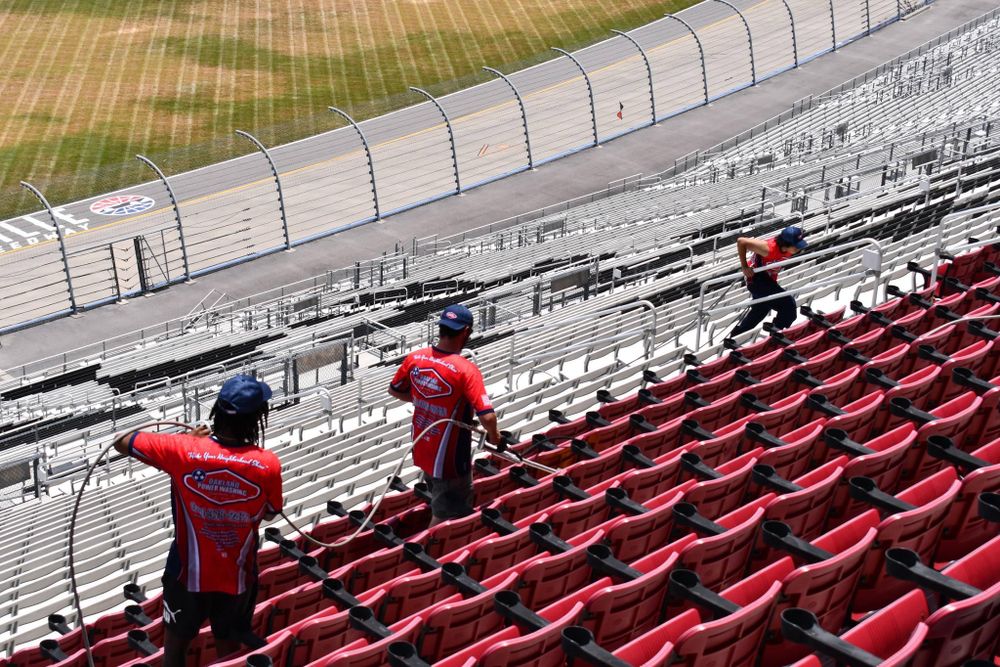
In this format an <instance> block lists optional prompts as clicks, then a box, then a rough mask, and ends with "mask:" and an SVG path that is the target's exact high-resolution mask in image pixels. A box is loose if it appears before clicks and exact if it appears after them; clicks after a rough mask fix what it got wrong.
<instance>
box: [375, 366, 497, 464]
mask: <svg viewBox="0 0 1000 667" xmlns="http://www.w3.org/2000/svg"><path fill="white" fill-rule="evenodd" d="M392 388H393V389H395V390H396V391H401V392H410V396H411V397H412V400H413V432H412V437H414V438H416V437H417V436H419V435H420V434H421V432H423V431H424V429H426V428H427V427H428V426H430V425H431V424H433V423H434V422H435V421H437V420H439V419H455V420H457V421H461V422H465V423H467V424H468V423H469V422H471V421H472V413H473V411H475V413H476V414H477V415H484V414H487V413H489V412H493V404H492V403H491V402H490V397H489V395H488V394H487V393H486V387H485V386H484V385H483V375H482V373H480V372H479V369H478V368H476V366H475V364H473V363H472V362H471V361H469V360H468V359H466V358H465V357H463V356H462V355H460V354H452V353H450V352H445V351H443V350H441V349H439V348H437V347H433V346H432V347H425V348H424V349H422V350H416V351H415V352H411V353H410V354H408V355H407V356H406V359H404V360H403V363H402V365H401V366H400V367H399V370H397V371H396V375H395V376H393V378H392ZM471 443H472V433H471V432H469V431H468V430H467V429H464V428H460V427H458V426H455V425H454V424H438V425H437V426H435V427H434V428H433V429H431V430H430V431H428V432H427V434H426V435H425V436H424V437H423V438H421V439H420V441H419V442H417V443H416V446H415V447H414V448H413V462H414V463H415V464H416V465H417V467H418V468H420V469H421V470H423V471H424V472H425V473H427V474H428V475H430V476H431V477H437V478H439V479H454V478H456V477H460V476H462V475H464V474H466V473H468V472H469V471H470V470H471V469H472V460H471V459H472V446H471Z"/></svg>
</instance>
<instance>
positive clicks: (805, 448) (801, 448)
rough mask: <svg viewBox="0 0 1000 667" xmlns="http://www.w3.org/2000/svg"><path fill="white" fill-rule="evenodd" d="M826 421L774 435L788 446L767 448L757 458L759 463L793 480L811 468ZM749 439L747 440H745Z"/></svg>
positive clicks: (822, 420)
mask: <svg viewBox="0 0 1000 667" xmlns="http://www.w3.org/2000/svg"><path fill="white" fill-rule="evenodd" d="M825 424H826V420H825V419H822V418H821V419H816V420H814V421H811V422H809V423H808V424H806V425H805V426H800V427H799V428H797V429H793V430H791V431H789V432H787V433H784V434H774V435H776V436H777V437H779V438H780V439H781V440H782V441H783V442H785V443H786V444H784V445H781V446H779V447H767V446H766V445H765V449H764V451H763V452H761V454H760V456H758V457H757V460H758V463H761V464H764V465H769V466H771V467H772V468H774V470H775V472H777V473H778V474H779V475H781V476H782V477H784V478H785V479H793V478H795V477H798V476H799V475H801V474H803V473H804V472H805V471H806V470H807V469H808V468H809V461H810V459H811V458H812V452H813V449H814V446H815V444H816V441H817V440H818V439H819V437H820V435H821V434H822V432H823V427H824V425H825ZM746 439H748V438H745V440H746Z"/></svg>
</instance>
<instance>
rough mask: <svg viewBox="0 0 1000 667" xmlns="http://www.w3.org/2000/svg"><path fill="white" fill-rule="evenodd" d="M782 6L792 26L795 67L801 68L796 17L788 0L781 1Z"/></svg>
mask: <svg viewBox="0 0 1000 667" xmlns="http://www.w3.org/2000/svg"><path fill="white" fill-rule="evenodd" d="M781 2H782V4H784V5H785V10H786V11H787V12H788V23H789V24H790V25H791V26H792V57H793V58H794V59H795V66H796V67H798V66H799V40H798V38H797V36H796V35H795V15H794V14H792V8H791V7H790V6H789V5H788V0H781Z"/></svg>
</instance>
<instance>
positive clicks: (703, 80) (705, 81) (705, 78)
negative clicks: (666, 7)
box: [664, 14, 708, 104]
mask: <svg viewBox="0 0 1000 667" xmlns="http://www.w3.org/2000/svg"><path fill="white" fill-rule="evenodd" d="M664 16H665V17H666V18H668V19H673V20H675V21H679V22H680V24H681V25H683V26H684V27H685V28H687V29H688V32H690V33H691V36H692V37H694V42H695V44H697V45H698V53H699V54H700V55H701V84H702V87H703V88H704V89H705V104H708V67H707V66H706V65H705V49H704V47H702V45H701V39H699V38H698V33H696V32H695V31H694V28H692V27H691V24H690V23H688V22H687V21H685V20H684V19H682V18H681V17H680V16H677V15H676V14H664Z"/></svg>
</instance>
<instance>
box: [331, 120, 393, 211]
mask: <svg viewBox="0 0 1000 667" xmlns="http://www.w3.org/2000/svg"><path fill="white" fill-rule="evenodd" d="M328 108H329V109H330V111H332V112H333V113H335V114H337V115H338V116H340V117H341V118H343V119H344V120H346V121H347V122H348V123H350V124H351V127H353V128H354V131H355V132H357V133H358V138H359V139H361V145H362V146H364V149H365V155H367V156H368V178H369V179H370V180H371V182H372V203H373V205H374V206H375V219H376V220H382V209H381V208H380V207H379V203H378V188H377V187H376V185H375V161H374V160H373V159H372V150H371V147H370V146H369V144H368V137H366V136H365V133H364V130H362V129H361V126H360V125H358V124H357V123H356V122H355V121H354V119H353V118H351V117H350V116H349V115H348V113H347V112H346V111H343V110H342V109H338V108H337V107H328Z"/></svg>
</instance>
